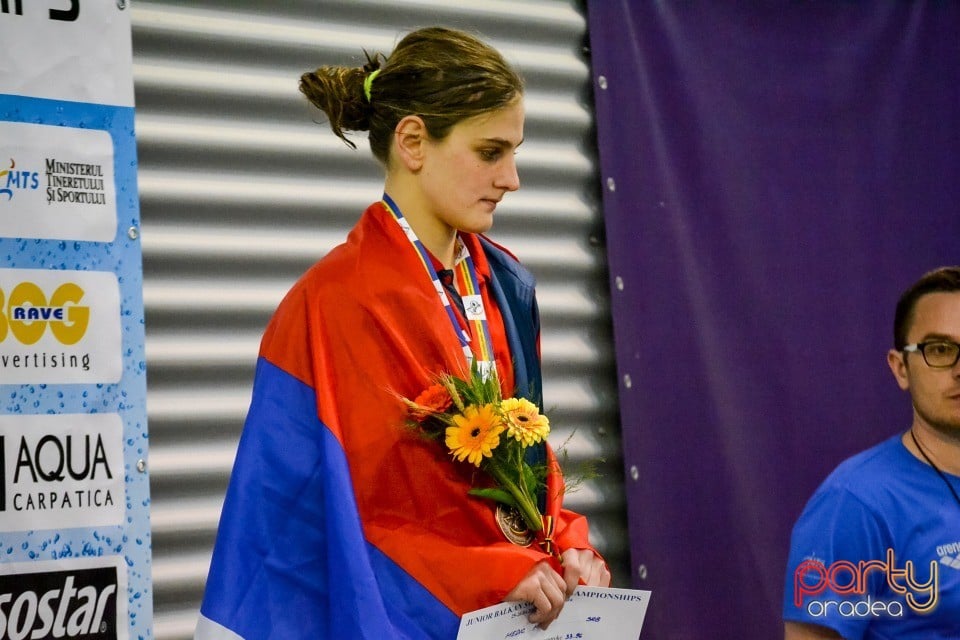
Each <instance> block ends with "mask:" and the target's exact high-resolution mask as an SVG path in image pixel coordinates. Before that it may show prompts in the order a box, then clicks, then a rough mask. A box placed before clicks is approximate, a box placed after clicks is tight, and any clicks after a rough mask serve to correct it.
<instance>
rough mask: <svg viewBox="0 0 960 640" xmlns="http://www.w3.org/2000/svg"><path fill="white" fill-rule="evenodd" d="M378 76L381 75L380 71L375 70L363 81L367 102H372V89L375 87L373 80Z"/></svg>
mask: <svg viewBox="0 0 960 640" xmlns="http://www.w3.org/2000/svg"><path fill="white" fill-rule="evenodd" d="M378 75H380V69H374V70H373V71H371V72H370V73H368V74H367V77H366V78H364V79H363V95H365V96H366V97H367V102H370V89H371V88H372V87H373V79H374V78H376V77H377V76H378Z"/></svg>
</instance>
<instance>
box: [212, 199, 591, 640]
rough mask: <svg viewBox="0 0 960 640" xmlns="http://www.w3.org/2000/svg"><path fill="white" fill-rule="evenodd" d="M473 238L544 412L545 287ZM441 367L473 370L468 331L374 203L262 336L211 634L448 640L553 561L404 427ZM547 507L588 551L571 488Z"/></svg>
mask: <svg viewBox="0 0 960 640" xmlns="http://www.w3.org/2000/svg"><path fill="white" fill-rule="evenodd" d="M462 239H463V241H464V242H465V244H466V245H467V246H468V248H469V250H470V252H471V255H472V256H473V258H474V260H475V262H476V265H477V271H478V273H479V274H480V276H481V278H480V279H481V282H480V287H481V290H482V291H481V293H482V295H484V296H486V298H487V299H489V300H490V304H492V305H495V306H496V309H497V310H498V314H497V315H498V316H499V317H498V319H497V333H498V335H502V337H503V342H504V345H505V346H504V348H505V349H508V350H509V353H508V354H507V357H506V360H507V362H508V363H509V365H508V366H511V368H512V376H511V377H512V379H513V380H514V381H515V385H516V392H517V394H522V395H524V396H526V397H528V398H529V399H531V400H532V401H533V402H535V403H537V404H538V405H539V404H541V398H540V389H541V383H540V364H539V357H538V353H537V343H538V332H539V320H538V317H537V308H536V302H535V299H534V290H533V278H532V276H531V275H530V274H529V273H528V272H527V271H526V270H525V269H523V267H521V266H520V265H519V264H518V263H517V261H516V259H515V258H513V257H512V256H511V255H509V254H508V253H507V252H505V251H504V250H502V249H501V248H499V247H497V246H496V245H494V244H493V243H491V242H489V241H488V240H486V239H485V238H482V237H479V236H473V235H470V234H463V236H462ZM496 341H497V340H496V339H495V340H494V342H495V343H496ZM498 359H499V358H498ZM498 366H499V363H498ZM442 372H450V373H454V374H457V375H461V376H464V375H465V374H466V362H465V358H464V354H463V351H462V348H461V345H460V343H459V342H458V338H457V335H456V333H455V331H454V329H453V328H452V327H451V324H450V320H449V318H448V314H447V313H446V311H445V309H444V308H443V306H442V304H441V303H440V302H439V300H438V293H437V291H436V290H435V288H434V286H433V285H432V283H431V280H430V277H429V276H428V275H427V274H426V273H425V272H424V267H423V264H422V262H421V260H420V258H419V257H418V255H417V253H416V251H415V249H414V248H413V246H412V245H411V244H410V242H409V241H408V240H407V238H406V236H405V235H404V233H403V231H402V230H401V229H400V228H399V226H398V225H397V224H396V221H395V220H394V219H393V218H392V217H391V216H390V215H389V214H388V213H387V211H386V210H385V209H384V207H383V205H382V204H380V203H377V204H374V205H372V206H371V207H370V208H368V209H367V211H366V212H365V213H364V215H363V216H362V218H361V220H360V221H359V222H358V224H357V226H356V227H355V228H354V229H353V230H352V231H351V233H350V235H349V237H348V239H347V241H346V243H345V244H343V245H340V246H339V247H337V248H335V249H334V250H333V251H332V252H331V253H330V254H328V255H327V256H326V257H325V258H323V259H322V260H321V261H320V262H318V263H317V264H315V265H314V266H313V267H312V268H311V269H310V270H309V271H308V272H307V273H306V274H304V276H303V277H302V278H301V279H300V280H299V281H298V282H297V284H296V285H294V287H293V288H292V289H291V290H290V292H289V293H288V294H287V296H286V297H285V298H284V300H283V302H282V303H281V304H280V306H279V308H278V309H277V312H276V314H275V315H274V317H273V319H272V320H271V322H270V324H269V326H268V328H267V330H266V333H265V335H264V338H263V342H262V344H261V350H260V357H259V359H258V362H257V369H256V377H255V381H254V388H253V398H252V401H251V405H250V410H249V413H248V416H247V420H246V424H245V426H244V430H243V435H242V437H241V439H240V444H239V449H238V451H237V457H236V461H235V463H234V469H233V475H232V477H231V479H230V486H229V489H228V490H227V495H226V500H225V502H224V505H223V512H222V515H221V520H220V528H219V532H218V534H217V540H216V545H215V548H214V554H213V560H212V563H211V567H210V574H209V577H208V580H207V585H206V593H205V596H204V600H203V604H202V606H201V616H200V621H199V624H198V626H197V632H196V638H197V639H198V640H214V639H217V640H219V639H236V638H244V639H246V640H254V639H257V638H282V639H284V640H295V639H299V638H303V639H308V638H309V639H311V640H317V639H323V638H335V639H337V640H342V639H352V638H358V639H366V638H369V639H371V640H403V639H421V638H431V639H437V640H440V639H444V640H452V639H453V638H455V637H456V634H457V627H458V624H459V619H460V616H461V615H463V614H464V613H466V612H468V611H472V610H475V609H478V608H481V607H485V606H489V605H491V604H496V603H498V602H500V601H502V599H503V597H504V596H505V595H506V593H507V592H509V590H510V589H512V588H513V587H514V586H515V585H516V583H517V582H518V581H519V580H520V578H522V577H523V576H524V575H525V574H526V573H527V572H528V571H529V570H530V568H531V567H532V566H533V564H534V563H536V562H538V561H540V560H543V559H548V560H549V561H551V562H554V563H555V560H553V559H552V557H551V556H550V555H548V554H547V553H545V552H544V550H543V548H542V546H540V545H533V546H530V547H520V546H517V545H514V544H512V543H510V542H508V541H507V540H506V539H505V537H504V535H503V534H502V533H501V531H500V529H499V527H498V525H497V523H496V521H495V517H494V510H495V507H494V504H493V503H492V502H491V501H489V500H484V499H480V498H474V497H470V496H468V495H467V491H468V490H469V489H470V488H471V487H472V486H475V485H476V484H477V482H478V481H479V482H482V481H483V479H482V478H478V477H477V476H478V474H480V472H478V471H477V470H476V468H475V467H473V466H471V465H468V464H465V463H459V462H455V461H453V460H452V458H451V456H450V455H449V454H448V453H446V452H445V451H444V449H443V447H442V444H441V443H438V442H434V441H428V440H425V439H423V438H422V437H421V436H419V435H417V434H416V433H414V432H413V431H412V430H411V429H409V428H408V427H406V426H405V424H404V421H405V417H406V416H405V413H404V411H405V409H404V406H403V404H402V402H400V400H399V399H398V397H399V396H404V397H416V396H417V394H419V393H420V391H422V390H423V389H425V388H426V387H427V386H429V385H430V384H432V383H433V382H434V379H435V376H436V375H437V374H439V373H442ZM513 391H514V390H513V389H509V390H507V392H508V393H510V394H513ZM551 482H552V484H553V485H560V484H562V482H560V481H559V477H553V478H551ZM545 499H546V503H547V504H546V505H545V508H546V512H547V513H552V514H554V515H555V518H554V522H553V523H552V524H553V529H554V531H553V546H554V548H555V553H557V552H562V551H563V550H564V549H567V548H571V547H575V548H589V543H588V541H587V525H586V521H585V519H584V518H583V517H581V516H578V515H576V514H573V513H570V512H568V511H564V510H562V509H560V505H559V502H560V500H561V499H562V496H561V491H559V490H558V491H548V492H547V495H546V497H545ZM555 567H556V568H557V569H558V570H559V565H556V564H555Z"/></svg>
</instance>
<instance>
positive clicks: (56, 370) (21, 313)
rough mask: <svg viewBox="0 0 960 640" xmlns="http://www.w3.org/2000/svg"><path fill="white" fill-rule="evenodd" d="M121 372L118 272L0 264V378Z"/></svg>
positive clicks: (55, 378)
mask: <svg viewBox="0 0 960 640" xmlns="http://www.w3.org/2000/svg"><path fill="white" fill-rule="evenodd" d="M121 373H122V357H121V336H120V288H119V283H118V281H117V277H116V275H114V274H113V273H109V272H104V271H52V270H43V269H0V383H5V384H22V383H30V382H34V383H70V382H78V383H80V382H88V383H92V382H116V381H118V380H119V379H120V375H121Z"/></svg>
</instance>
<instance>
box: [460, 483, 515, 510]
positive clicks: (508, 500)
mask: <svg viewBox="0 0 960 640" xmlns="http://www.w3.org/2000/svg"><path fill="white" fill-rule="evenodd" d="M468 493H469V494H470V495H472V496H477V497H480V498H489V499H490V500H496V501H497V502H502V503H503V504H505V505H509V506H511V507H516V506H517V501H516V500H514V499H513V496H512V495H510V494H509V493H507V492H506V491H504V490H503V489H496V488H489V489H470V491H469V492H468Z"/></svg>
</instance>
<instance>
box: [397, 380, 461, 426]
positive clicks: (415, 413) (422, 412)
mask: <svg viewBox="0 0 960 640" xmlns="http://www.w3.org/2000/svg"><path fill="white" fill-rule="evenodd" d="M451 405H453V398H451V397H450V392H449V391H447V388H446V387H445V386H443V385H442V384H439V383H437V384H435V385H433V386H430V387H427V388H426V389H424V390H423V392H422V393H421V394H420V395H418V396H417V399H416V400H414V401H413V404H408V405H407V406H408V407H409V409H410V416H411V417H412V418H413V419H414V420H416V421H417V422H422V421H423V420H425V419H426V418H429V417H430V416H432V415H434V414H437V413H444V412H445V411H446V410H447V409H449V408H450V407H451Z"/></svg>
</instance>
